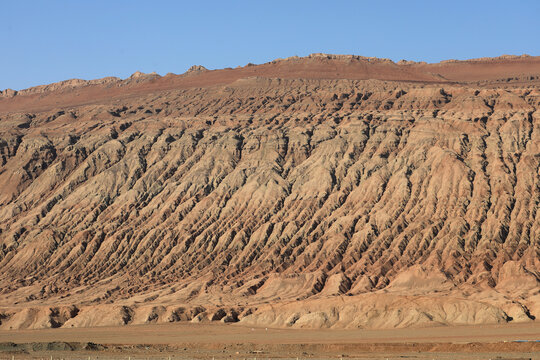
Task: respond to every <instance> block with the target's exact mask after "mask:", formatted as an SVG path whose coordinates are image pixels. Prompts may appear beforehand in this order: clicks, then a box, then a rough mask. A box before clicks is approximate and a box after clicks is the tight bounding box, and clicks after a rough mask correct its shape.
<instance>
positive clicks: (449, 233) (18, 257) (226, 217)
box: [0, 55, 540, 329]
mask: <svg viewBox="0 0 540 360" xmlns="http://www.w3.org/2000/svg"><path fill="white" fill-rule="evenodd" d="M538 63H539V62H538V60H537V58H530V57H525V58H502V59H491V60H474V61H468V62H450V63H441V64H433V65H430V64H417V63H414V64H403V63H401V64H400V65H398V64H394V63H392V62H390V61H387V60H378V59H369V60H368V59H365V58H356V57H341V56H326V55H324V56H322V55H316V56H312V57H309V58H307V59H306V58H293V59H287V60H281V61H275V62H271V63H268V64H264V65H260V66H247V67H245V68H241V69H234V70H216V71H205V70H204V69H201V68H194V69H192V71H190V72H188V73H187V74H184V75H181V76H174V75H169V76H165V77H159V76H157V75H143V74H135V75H134V76H132V77H131V78H130V79H126V80H119V79H114V78H112V79H111V78H109V79H105V80H99V81H94V82H92V83H85V82H81V81H72V82H68V83H60V84H53V85H50V86H49V87H41V88H34V89H30V90H27V91H22V92H19V93H18V94H15V96H11V95H14V94H11V95H10V96H11V97H4V98H3V99H2V100H0V189H1V190H0V269H1V272H0V328H5V329H9V328H41V327H58V326H64V327H71V326H97V325H113V324H140V323H147V322H168V321H217V320H221V321H230V322H234V321H240V322H243V323H245V324H255V325H265V326H268V325H272V326H293V327H341V328H343V327H402V326H414V325H429V324H473V323H492V322H507V321H533V319H534V318H536V317H537V316H539V315H540V308H539V306H538V304H539V303H540V301H539V300H540V294H539V279H540V261H539V256H540V215H539V213H538V204H539V202H540V116H539V114H538V111H537V109H538V107H539V106H540V89H539V88H538V85H537V80H536V79H537V76H538V75H537V74H538V73H539V71H538ZM426 69H429V71H427V70H426ZM434 69H438V71H437V72H434V71H432V70H434ZM471 69H474V70H471ZM494 69H495V70H494ZM501 69H502V70H501ZM434 74H437V75H434ZM371 76H373V77H376V78H380V79H386V80H392V81H381V80H351V79H362V78H369V77H371ZM443 78H444V79H443ZM450 78H452V79H451V80H449V79H450ZM457 78H459V82H458V83H456V81H457V80H456V79H457ZM503 80H504V81H503ZM478 81H482V82H481V83H479V82H478ZM503 84H504V85H503ZM508 85H510V86H508Z"/></svg>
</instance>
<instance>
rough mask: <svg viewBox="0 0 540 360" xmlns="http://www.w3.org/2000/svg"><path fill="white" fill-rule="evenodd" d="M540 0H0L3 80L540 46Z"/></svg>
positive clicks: (538, 49) (425, 57)
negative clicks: (321, 56)
mask: <svg viewBox="0 0 540 360" xmlns="http://www.w3.org/2000/svg"><path fill="white" fill-rule="evenodd" d="M539 18H540V1H537V0H528V1H525V0H522V1H520V0H513V1H510V0H508V1H498V0H491V1H484V0H469V1H461V0H453V1H436V0H433V1H431V0H429V1H428V0H426V1H414V0H409V1H405V0H402V1H379V0H370V1H360V0H357V1H340V0H333V1H317V0H313V1H294V0H288V1H281V0H272V1H262V0H251V1H232V0H231V1H202V0H200V1H160V0H153V1H150V0H148V1H137V0H116V1H114V0H108V1H102V0H86V1H83V0H64V1H59V0H47V1H45V0H35V1H26V0H17V1H14V0H0V49H1V51H0V89H4V88H13V89H17V90H18V89H22V88H26V87H29V86H34V85H40V84H46V83H50V82H55V81H60V80H65V79H70V78H83V79H94V78H100V77H104V76H119V77H122V78H125V77H127V76H129V75H130V74H131V73H133V72H135V71H137V70H140V71H143V72H152V71H156V72H158V73H160V74H162V75H164V74H166V73H168V72H174V73H182V72H184V71H185V70H186V69H187V68H189V66H191V65H193V64H201V65H204V66H206V67H207V68H211V69H215V68H223V67H235V66H238V65H245V64H247V63H248V62H252V63H263V62H267V61H270V60H273V59H275V58H280V57H288V56H293V55H299V56H305V55H308V54H310V53H314V52H326V53H335V54H356V55H364V56H377V57H384V58H390V59H392V60H395V61H398V60H400V59H407V60H417V61H428V62H437V61H440V60H444V59H467V58H474V57H483V56H498V55H502V54H523V53H528V54H530V55H540V25H539V23H540V22H539Z"/></svg>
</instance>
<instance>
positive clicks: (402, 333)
mask: <svg viewBox="0 0 540 360" xmlns="http://www.w3.org/2000/svg"><path fill="white" fill-rule="evenodd" d="M539 340H540V326H539V325H538V324H537V323H535V322H533V323H524V324H523V323H522V324H506V325H483V326H452V327H429V328H413V329H411V328H408V329H391V330H365V329H357V330H322V329H319V330H306V329H302V330H299V329H283V328H279V329H275V328H260V327H256V328H255V327H246V326H239V325H228V324H185V323H176V324H161V325H140V326H137V325H134V326H127V327H125V326H124V327H94V328H74V329H41V330H16V331H0V359H12V358H15V359H28V358H33V359H37V358H50V357H51V356H52V358H53V359H88V358H91V359H98V358H99V359H106V358H114V359H120V358H131V359H139V358H152V359H157V358H161V359H169V357H170V358H171V359H172V358H181V359H186V358H196V359H205V358H206V359H222V358H232V359H257V358H258V359H267V358H293V359H296V358H299V359H300V358H301V359H341V358H347V359H351V358H361V359H403V358H410V359H540V342H538V341H539ZM15 344H17V345H15Z"/></svg>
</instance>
